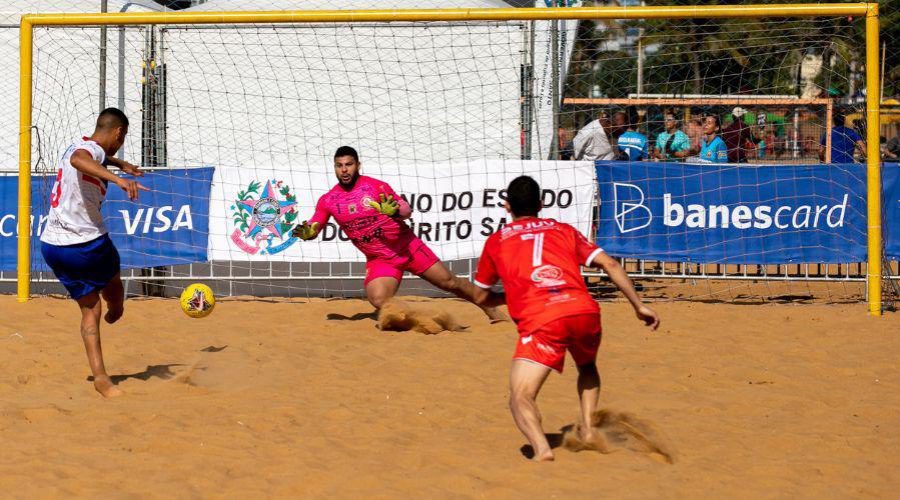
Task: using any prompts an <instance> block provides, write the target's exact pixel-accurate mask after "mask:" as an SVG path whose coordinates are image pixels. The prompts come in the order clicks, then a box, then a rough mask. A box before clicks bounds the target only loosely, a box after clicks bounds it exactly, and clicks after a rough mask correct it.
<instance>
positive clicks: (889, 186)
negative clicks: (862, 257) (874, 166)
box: [881, 163, 900, 261]
mask: <svg viewBox="0 0 900 500" xmlns="http://www.w3.org/2000/svg"><path fill="white" fill-rule="evenodd" d="M881 168H882V174H883V175H882V176H881V182H882V183H883V184H882V193H883V194H882V196H881V203H882V204H883V205H884V211H883V212H882V213H883V214H884V215H883V216H884V224H882V226H881V227H883V228H884V255H885V256H887V258H889V259H891V260H898V261H900V163H884V164H882V166H881Z"/></svg>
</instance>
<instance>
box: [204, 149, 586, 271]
mask: <svg viewBox="0 0 900 500" xmlns="http://www.w3.org/2000/svg"><path fill="white" fill-rule="evenodd" d="M362 174H363V175H367V176H371V177H374V178H376V179H378V180H381V181H384V182H386V183H387V184H389V185H390V186H391V187H392V188H393V189H394V191H396V192H397V193H398V194H399V195H400V196H402V197H403V198H404V199H406V201H407V202H408V203H409V204H410V206H411V207H412V209H413V214H412V218H411V219H410V220H408V221H407V223H408V224H409V225H410V227H411V228H412V229H413V232H414V233H415V234H416V235H417V236H419V237H420V238H421V239H422V240H423V241H425V243H427V244H428V246H429V247H430V248H431V249H432V250H433V251H434V252H435V253H436V254H437V255H438V256H439V257H440V258H441V259H443V260H455V259H468V258H476V257H478V256H480V255H481V250H482V248H483V246H484V242H485V241H486V240H487V237H488V236H490V235H491V234H492V233H494V232H495V231H497V230H498V229H500V228H501V227H502V226H503V225H504V224H505V223H506V222H507V220H509V216H508V214H507V213H506V211H505V210H504V208H503V202H504V199H505V196H506V186H507V185H508V184H509V182H510V181H511V180H512V179H514V178H515V177H517V176H519V175H522V174H527V175H531V176H533V177H534V178H535V179H537V181H538V182H539V183H540V184H541V187H542V189H543V190H544V192H543V201H544V205H545V207H546V208H545V209H544V210H543V211H542V212H541V214H542V216H544V217H550V218H554V219H557V220H560V221H562V222H567V223H570V224H572V225H574V226H575V227H576V228H577V229H578V230H579V231H581V232H582V233H583V234H589V233H590V221H591V210H592V207H593V206H594V189H595V184H594V182H593V178H594V169H593V164H592V163H591V162H555V161H524V160H477V161H472V162H458V163H438V164H418V165H372V166H369V165H366V164H365V163H363V167H362ZM336 183H337V179H336V178H335V175H334V169H333V168H332V167H331V165H310V166H306V167H298V166H293V167H292V168H287V167H284V168H255V169H247V168H218V169H216V174H215V179H214V182H213V188H212V208H211V210H212V212H211V222H210V234H211V237H210V251H209V257H210V259H211V260H228V261H240V260H250V261H283V262H362V261H364V260H365V257H364V256H363V254H362V253H361V252H360V251H359V250H357V249H356V247H354V246H353V244H352V243H350V241H349V240H348V238H347V236H346V235H345V234H344V233H343V232H342V231H340V230H339V228H338V227H337V226H336V225H335V223H334V220H333V219H332V220H331V221H330V222H329V223H328V224H327V225H326V226H325V227H324V228H322V231H321V233H320V234H319V237H318V238H317V239H316V240H312V241H301V240H298V239H297V238H293V237H291V235H290V234H291V230H292V229H293V228H294V227H295V226H296V225H298V224H300V223H302V222H303V221H305V220H307V219H309V218H310V217H312V215H313V212H314V209H315V205H316V202H317V201H318V199H319V197H320V196H322V195H323V194H325V193H326V192H327V191H328V190H330V189H331V188H332V187H333V186H334V185H335V184H336Z"/></svg>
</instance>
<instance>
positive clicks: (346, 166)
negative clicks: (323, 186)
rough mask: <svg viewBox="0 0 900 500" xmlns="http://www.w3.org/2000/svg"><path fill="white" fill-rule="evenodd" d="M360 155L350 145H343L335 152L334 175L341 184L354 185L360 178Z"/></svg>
mask: <svg viewBox="0 0 900 500" xmlns="http://www.w3.org/2000/svg"><path fill="white" fill-rule="evenodd" d="M359 167H360V163H359V155H358V154H357V153H356V150H355V149H353V148H351V147H350V146H341V147H339V148H337V151H335V152H334V175H336V176H337V178H338V182H339V183H340V184H341V186H345V187H352V186H353V185H354V184H356V179H359Z"/></svg>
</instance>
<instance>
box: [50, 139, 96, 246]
mask: <svg viewBox="0 0 900 500" xmlns="http://www.w3.org/2000/svg"><path fill="white" fill-rule="evenodd" d="M79 149H83V150H85V151H87V152H88V153H90V154H91V157H93V158H94V160H96V161H97V163H100V164H101V165H103V164H104V162H105V161H106V152H105V151H103V148H102V147H100V145H99V144H97V143H96V142H94V141H92V140H90V139H88V138H87V137H85V138H83V140H81V141H78V142H76V143H74V144H72V145H71V146H69V149H67V150H66V152H65V153H64V154H63V156H62V158H61V159H60V161H59V170H57V172H56V182H55V183H54V184H53V190H52V191H51V192H50V213H49V214H48V217H47V225H46V227H45V228H44V231H43V233H41V241H43V242H45V243H49V244H51V245H63V246H65V245H75V244H77V243H85V242H88V241H91V240H95V239H97V238H99V237H100V236H103V235H104V234H106V233H107V232H108V231H107V230H106V226H105V225H104V224H103V216H101V215H100V205H101V204H102V203H103V199H104V198H106V181H104V180H102V179H98V178H96V177H94V176H92V175H88V174H85V173H82V172H79V171H78V170H76V169H75V167H73V166H72V162H71V159H72V155H73V154H75V151H78V150H79Z"/></svg>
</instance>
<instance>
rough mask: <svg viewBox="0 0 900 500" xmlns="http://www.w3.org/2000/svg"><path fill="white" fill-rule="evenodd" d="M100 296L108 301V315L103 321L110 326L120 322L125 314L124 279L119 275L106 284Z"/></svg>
mask: <svg viewBox="0 0 900 500" xmlns="http://www.w3.org/2000/svg"><path fill="white" fill-rule="evenodd" d="M100 295H101V296H102V297H103V300H105V301H106V315H105V316H103V319H104V320H106V322H107V323H109V324H113V323H115V322H116V321H119V318H121V317H122V314H123V313H124V312H125V288H123V287H122V279H121V278H120V277H119V274H118V273H116V275H115V276H113V279H111V280H110V281H109V283H107V284H106V286H105V287H104V288H103V291H102V292H100Z"/></svg>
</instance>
